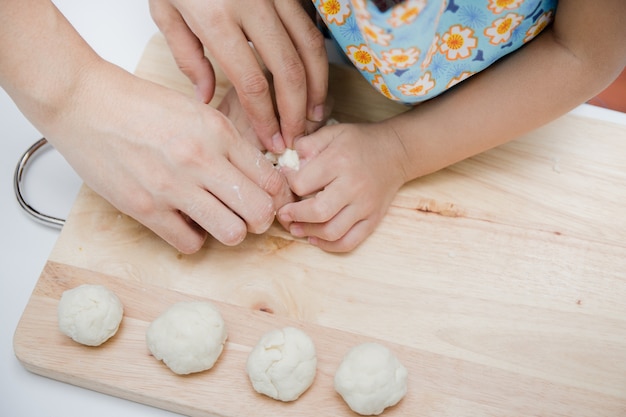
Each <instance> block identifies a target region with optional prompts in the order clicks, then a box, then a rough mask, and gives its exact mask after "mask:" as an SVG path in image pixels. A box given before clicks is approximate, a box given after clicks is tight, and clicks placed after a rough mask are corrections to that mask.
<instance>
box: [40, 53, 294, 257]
mask: <svg viewBox="0 0 626 417" xmlns="http://www.w3.org/2000/svg"><path fill="white" fill-rule="evenodd" d="M44 133H45V134H46V136H47V137H48V138H49V139H50V141H51V142H52V143H53V144H54V146H55V147H57V149H59V151H60V152H61V153H62V154H63V155H64V156H65V158H66V159H67V160H68V162H69V163H70V164H71V165H72V166H73V168H74V169H75V170H76V171H77V172H78V174H79V175H80V176H81V177H82V178H83V179H84V181H85V182H86V184H88V185H89V186H90V187H92V188H93V189H94V191H96V192H97V193H99V194H100V195H102V196H103V197H104V198H106V199H107V200H108V201H109V202H111V203H112V204H113V205H114V206H116V207H117V208H118V209H119V210H121V211H122V212H125V213H126V214H128V215H130V216H132V217H134V218H135V219H137V220H138V221H139V222H141V223H143V224H144V225H146V226H147V227H148V228H150V229H152V230H153V231H154V232H155V233H157V234H158V235H159V236H161V237H162V238H163V239H164V240H166V241H167V242H169V243H170V244H171V245H173V246H174V247H176V248H177V249H178V250H180V251H181V252H183V253H193V252H195V251H197V250H198V249H199V248H200V247H201V246H202V244H203V242H204V240H205V238H206V232H208V233H210V234H211V235H213V236H214V237H215V238H216V239H217V240H219V241H221V242H222V243H224V244H226V245H236V244H238V243H239V242H241V241H242V240H243V239H244V237H245V236H246V233H247V232H248V231H249V232H252V233H262V232H264V231H266V230H267V229H268V228H269V227H270V225H271V224H272V222H273V220H274V216H275V212H276V209H277V208H278V207H281V206H282V205H283V204H285V203H286V202H289V201H292V199H291V196H292V194H291V191H290V190H289V187H288V185H287V182H286V180H285V178H284V177H283V176H282V175H281V174H280V173H279V172H277V170H276V169H274V167H273V166H272V164H271V163H269V162H268V161H267V160H266V159H265V157H264V156H263V154H262V153H261V152H260V151H259V150H258V149H256V148H255V147H254V146H252V145H251V144H249V143H248V142H246V141H244V140H243V139H242V138H241V136H240V135H239V133H238V132H237V130H236V129H235V127H234V126H233V125H232V123H231V122H230V121H229V120H228V119H227V118H226V117H225V116H224V115H223V114H222V113H220V112H219V111H217V110H215V109H213V108H212V107H209V106H207V105H205V104H202V103H199V102H198V101H196V100H193V99H190V98H188V97H186V96H184V95H183V94H179V93H177V92H175V91H172V90H169V89H166V88H163V87H161V86H158V85H156V84H153V83H150V82H147V81H144V80H141V79H139V78H137V77H134V76H132V75H130V74H128V73H126V72H124V71H121V70H119V69H118V68H116V67H114V66H112V65H109V64H106V63H105V64H104V65H100V64H99V65H95V66H92V67H91V68H87V69H86V71H85V80H84V81H83V82H82V84H81V85H80V86H79V88H77V89H76V95H75V96H74V97H73V99H72V100H71V105H70V106H69V107H68V108H65V109H64V111H63V112H62V116H61V117H60V119H59V120H57V121H56V122H55V123H54V126H48V127H47V131H45V132H44Z"/></svg>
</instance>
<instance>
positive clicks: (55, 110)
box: [0, 0, 100, 127]
mask: <svg viewBox="0 0 626 417" xmlns="http://www.w3.org/2000/svg"><path fill="white" fill-rule="evenodd" d="M99 61H100V59H99V57H98V56H97V55H96V54H95V52H93V50H92V49H91V48H90V47H89V46H88V45H87V44H86V43H85V42H84V40H83V39H82V38H81V37H80V36H79V35H78V33H77V32H76V31H75V30H74V28H73V27H72V26H71V25H70V23H69V22H68V21H67V20H66V19H65V18H64V17H63V15H62V14H61V13H60V12H59V11H58V10H57V8H56V7H55V6H54V5H53V4H52V3H51V2H50V1H48V0H2V1H0V86H2V88H4V89H5V90H6V91H7V93H8V94H9V95H10V96H11V97H12V98H13V100H14V101H15V102H16V104H17V105H18V106H19V107H20V109H21V111H22V112H24V114H25V115H26V116H27V117H29V119H30V120H31V121H32V122H33V123H34V124H35V125H37V126H38V127H41V126H50V125H52V124H53V123H54V122H55V120H56V119H57V118H58V116H59V115H60V114H61V113H62V112H63V111H64V110H65V109H66V108H67V106H68V105H69V101H71V100H72V98H73V97H74V92H75V90H76V89H77V88H78V86H79V85H80V83H81V79H82V77H83V75H84V74H85V73H86V72H87V71H88V68H89V66H90V65H93V64H94V63H96V62H99Z"/></svg>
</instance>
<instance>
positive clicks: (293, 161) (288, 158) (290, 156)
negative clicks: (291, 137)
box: [265, 149, 300, 171]
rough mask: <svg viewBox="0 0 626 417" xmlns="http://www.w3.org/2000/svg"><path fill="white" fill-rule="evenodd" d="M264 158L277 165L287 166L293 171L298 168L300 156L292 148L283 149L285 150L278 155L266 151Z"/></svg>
mask: <svg viewBox="0 0 626 417" xmlns="http://www.w3.org/2000/svg"><path fill="white" fill-rule="evenodd" d="M265 158H266V159H267V160H268V161H270V162H271V163H272V164H274V166H277V167H281V168H282V167H287V168H290V169H293V170H294V171H297V170H299V169H300V157H299V156H298V152H296V151H295V150H294V149H285V152H283V153H282V154H280V155H276V154H275V153H272V152H270V151H267V152H265Z"/></svg>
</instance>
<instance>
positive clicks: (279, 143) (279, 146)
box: [272, 132, 285, 153]
mask: <svg viewBox="0 0 626 417" xmlns="http://www.w3.org/2000/svg"><path fill="white" fill-rule="evenodd" d="M272 145H273V146H274V152H275V153H283V152H284V151H285V141H284V140H283V135H281V134H280V132H279V133H276V134H275V135H274V136H272Z"/></svg>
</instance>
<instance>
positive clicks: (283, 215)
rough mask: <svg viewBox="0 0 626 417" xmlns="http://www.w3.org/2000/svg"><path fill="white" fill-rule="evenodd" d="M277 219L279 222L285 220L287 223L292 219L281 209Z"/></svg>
mask: <svg viewBox="0 0 626 417" xmlns="http://www.w3.org/2000/svg"><path fill="white" fill-rule="evenodd" d="M278 219H279V220H280V221H281V222H285V223H289V222H292V221H293V219H292V218H291V215H289V213H285V212H282V211H281V212H279V213H278Z"/></svg>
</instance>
